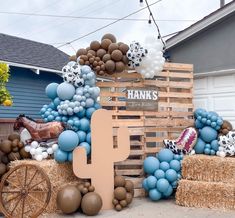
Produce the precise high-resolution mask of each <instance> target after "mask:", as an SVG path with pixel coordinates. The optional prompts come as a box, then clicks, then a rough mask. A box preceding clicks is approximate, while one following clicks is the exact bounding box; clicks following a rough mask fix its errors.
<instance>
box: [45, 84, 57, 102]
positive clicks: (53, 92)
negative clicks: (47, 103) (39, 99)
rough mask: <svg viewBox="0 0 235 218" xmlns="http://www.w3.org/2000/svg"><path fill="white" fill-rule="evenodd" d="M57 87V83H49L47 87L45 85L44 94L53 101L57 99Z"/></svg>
mask: <svg viewBox="0 0 235 218" xmlns="http://www.w3.org/2000/svg"><path fill="white" fill-rule="evenodd" d="M58 85H59V84H58V83H50V84H49V85H47V87H46V89H45V92H46V95H47V97H48V98H50V99H54V98H56V97H57V87H58Z"/></svg>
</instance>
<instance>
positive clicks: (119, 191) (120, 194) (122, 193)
mask: <svg viewBox="0 0 235 218" xmlns="http://www.w3.org/2000/svg"><path fill="white" fill-rule="evenodd" d="M114 197H115V198H116V199H117V200H119V201H121V200H125V199H126V189H125V188H123V187H117V188H115V190H114Z"/></svg>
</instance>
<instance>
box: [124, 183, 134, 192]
mask: <svg viewBox="0 0 235 218" xmlns="http://www.w3.org/2000/svg"><path fill="white" fill-rule="evenodd" d="M125 189H126V191H127V192H132V191H133V190H134V183H133V182H132V181H130V180H126V184H125Z"/></svg>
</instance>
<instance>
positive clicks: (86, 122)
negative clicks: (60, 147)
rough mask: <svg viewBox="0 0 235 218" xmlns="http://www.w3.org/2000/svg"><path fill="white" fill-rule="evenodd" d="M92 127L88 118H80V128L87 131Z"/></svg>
mask: <svg viewBox="0 0 235 218" xmlns="http://www.w3.org/2000/svg"><path fill="white" fill-rule="evenodd" d="M89 127H90V122H89V120H88V119H87V118H85V117H84V118H82V119H81V120H80V130H82V131H84V132H87V131H88V130H89Z"/></svg>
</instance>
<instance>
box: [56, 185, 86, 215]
mask: <svg viewBox="0 0 235 218" xmlns="http://www.w3.org/2000/svg"><path fill="white" fill-rule="evenodd" d="M81 199H82V195H81V193H80V191H79V190H78V188H77V187H76V186H74V185H68V186H65V187H64V188H62V189H61V190H60V191H59V192H58V193H57V198H56V203H57V207H58V208H59V209H60V210H62V212H63V213H66V214H70V213H73V212H75V211H76V210H77V209H78V208H79V207H80V204H81Z"/></svg>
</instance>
